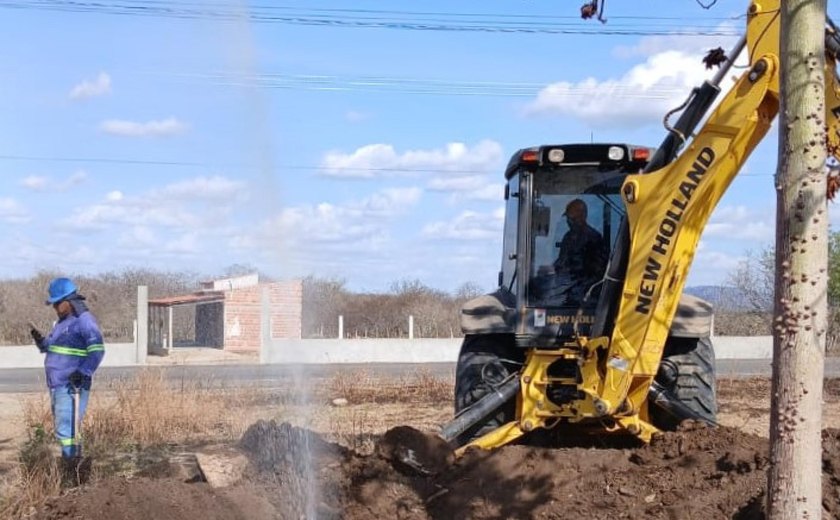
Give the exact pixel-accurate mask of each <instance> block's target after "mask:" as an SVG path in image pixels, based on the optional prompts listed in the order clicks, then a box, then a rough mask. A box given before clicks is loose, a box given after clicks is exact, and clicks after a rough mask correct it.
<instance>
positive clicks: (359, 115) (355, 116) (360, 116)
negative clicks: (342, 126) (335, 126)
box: [344, 110, 370, 123]
mask: <svg viewBox="0 0 840 520" xmlns="http://www.w3.org/2000/svg"><path fill="white" fill-rule="evenodd" d="M344 119H346V120H347V122H349V123H361V122H363V121H367V120H368V119H370V114H368V113H367V112H359V111H357V110H348V111H347V112H345V114H344Z"/></svg>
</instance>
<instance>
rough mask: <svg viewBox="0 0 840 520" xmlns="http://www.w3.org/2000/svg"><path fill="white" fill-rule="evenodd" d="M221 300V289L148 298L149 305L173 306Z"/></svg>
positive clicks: (223, 299)
mask: <svg viewBox="0 0 840 520" xmlns="http://www.w3.org/2000/svg"><path fill="white" fill-rule="evenodd" d="M223 301H225V293H223V292H221V291H213V292H201V293H193V294H182V295H178V296H167V297H165V298H154V299H151V300H149V305H159V306H162V307H173V306H175V305H194V304H197V303H215V302H223Z"/></svg>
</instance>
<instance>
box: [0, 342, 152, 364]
mask: <svg viewBox="0 0 840 520" xmlns="http://www.w3.org/2000/svg"><path fill="white" fill-rule="evenodd" d="M136 364H137V345H135V344H134V343H106V344H105V358H104V359H103V360H102V366H104V367H124V366H131V365H136ZM42 366H44V354H41V353H40V352H38V349H37V348H36V347H35V345H26V346H13V347H0V368H38V367H42Z"/></svg>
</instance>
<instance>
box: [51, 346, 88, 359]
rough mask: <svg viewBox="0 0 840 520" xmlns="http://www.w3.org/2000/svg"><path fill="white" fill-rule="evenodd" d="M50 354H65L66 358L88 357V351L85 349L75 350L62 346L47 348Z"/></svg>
mask: <svg viewBox="0 0 840 520" xmlns="http://www.w3.org/2000/svg"><path fill="white" fill-rule="evenodd" d="M47 351H48V352H52V353H53V354H64V355H65V356H79V357H86V356H87V353H88V351H87V350H85V349H83V348H74V347H62V346H60V345H50V346H49V348H47Z"/></svg>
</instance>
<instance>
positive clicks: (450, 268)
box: [0, 0, 840, 291]
mask: <svg viewBox="0 0 840 520" xmlns="http://www.w3.org/2000/svg"><path fill="white" fill-rule="evenodd" d="M580 3H582V2H580V1H578V2H565V1H547V0H529V1H522V0H496V1H489V0H483V1H478V0H465V1H461V2H444V1H440V0H426V1H424V2H422V4H420V3H417V2H406V1H397V0H391V1H387V2H386V1H385V0H358V1H354V2H353V3H352V6H350V4H349V3H347V2H339V1H337V0H309V1H306V2H303V1H299V0H276V1H274V2H268V1H267V0H264V1H263V2H262V3H256V2H244V1H221V0H216V1H215V2H202V3H197V2H192V1H190V0H171V1H151V0H134V1H133V0H122V1H116V0H114V1H103V2H99V5H102V6H105V8H100V9H96V8H91V9H87V8H78V9H73V8H60V9H54V8H49V9H44V8H43V7H44V6H46V7H50V6H51V5H52V6H53V7H55V5H56V3H55V2H51V1H45V2H36V1H34V0H16V1H13V2H0V42H2V47H3V49H4V52H3V53H0V113H2V114H3V119H2V120H3V124H0V168H2V178H3V180H4V182H3V183H2V185H0V186H2V188H0V248H2V250H3V251H4V255H3V258H4V261H3V262H2V264H0V277H25V276H28V275H30V274H33V273H35V272H37V271H39V270H57V271H60V272H64V273H67V274H78V273H85V274H95V273H99V272H105V271H114V270H120V269H123V268H136V267H144V268H145V267H148V268H155V269H164V270H171V271H191V272H195V273H200V274H204V275H210V276H212V275H215V274H221V273H223V272H224V270H225V269H226V268H227V267H228V266H230V265H232V264H245V265H250V266H253V267H255V268H257V269H259V270H261V271H263V272H265V273H268V274H271V275H272V276H275V277H278V278H293V277H299V276H307V275H314V276H317V277H321V278H333V279H342V280H345V281H346V283H347V286H348V287H349V288H351V289H355V290H360V291H362V290H363V291H382V290H387V289H388V288H389V287H390V286H391V284H392V283H394V282H396V281H399V280H419V281H421V282H422V283H424V284H426V285H428V286H431V287H435V288H439V289H443V290H447V291H453V290H456V289H457V288H458V287H460V286H461V285H463V284H464V283H468V282H469V283H475V284H478V286H480V287H482V288H485V289H488V290H490V289H492V288H493V286H494V285H495V283H496V278H497V273H498V270H499V266H500V263H501V228H502V221H503V216H504V212H503V200H502V197H503V181H504V167H505V165H506V164H507V161H508V159H509V158H510V156H511V154H513V153H514V152H515V151H516V150H518V149H520V148H525V147H528V146H534V145H539V144H559V143H566V142H589V141H590V140H594V141H596V142H629V143H637V144H644V145H649V146H656V145H657V144H658V143H659V142H660V141H661V140H662V138H663V137H664V136H665V131H664V129H663V127H662V122H661V121H662V117H663V115H664V114H665V113H666V112H667V111H669V110H670V109H672V108H674V107H676V106H678V105H680V104H681V103H682V102H683V100H684V99H685V97H686V96H687V94H688V92H689V91H690V89H691V88H692V87H694V86H697V85H699V84H700V83H701V82H702V81H703V80H704V79H707V78H709V77H710V76H711V74H712V73H713V72H709V71H707V70H706V69H705V68H704V66H703V65H702V64H701V62H700V58H701V57H702V56H703V54H705V52H706V51H707V50H708V49H710V48H713V47H717V46H723V47H724V48H728V47H729V46H731V45H732V43H734V41H735V40H736V37H735V36H733V35H734V34H737V33H739V32H740V31H741V30H742V28H743V26H744V19H743V17H740V15H741V13H742V12H743V11H744V10H745V9H746V4H747V2H745V1H742V0H738V1H736V0H719V1H718V2H716V3H715V4H714V5H713V6H711V8H709V9H704V8H703V7H702V6H701V5H700V4H699V3H698V2H697V1H695V0H679V1H674V0H667V1H666V0H650V1H647V2H630V1H627V0H618V1H611V2H608V3H607V4H606V12H605V16H606V18H607V23H605V24H602V23H600V22H598V21H596V20H581V19H580V17H579V16H578V13H579V7H580V6H579V4H580ZM58 4H61V3H60V2H59V3H58ZM87 5H90V4H87ZM162 8H168V10H166V9H162ZM418 13H427V14H418ZM829 14H832V13H831V10H830V13H829ZM475 25H480V26H482V27H484V28H485V29H486V28H491V29H494V30H492V31H489V30H483V31H474V30H464V29H465V27H474V26H475ZM441 26H446V27H449V28H452V27H453V26H455V27H456V28H460V30H429V29H430V28H436V29H440V28H441ZM503 27H506V28H508V29H510V28H520V29H521V28H526V29H529V28H530V29H535V28H536V29H539V30H541V31H542V32H536V33H534V32H524V31H511V30H507V31H498V30H495V29H498V28H503ZM558 29H562V31H561V30H558ZM673 31H681V32H683V33H688V34H680V35H673V34H654V35H652V34H650V33H651V32H658V33H669V32H673ZM741 63H744V59H743V58H742V59H741ZM741 72H742V70H740V69H734V70H733V71H732V72H731V73H730V76H732V75H735V74H740V73H741ZM727 83H728V84H731V81H727ZM776 145H777V136H776V134H775V131H773V132H771V133H770V134H769V135H768V136H767V137H766V138H765V139H764V141H763V142H762V143H761V144H760V145H759V147H758V148H757V149H756V150H755V152H754V153H753V156H752V157H751V158H750V160H749V161H748V163H747V164H746V165H745V167H744V168H743V169H742V171H741V173H740V175H739V177H738V178H736V180H735V181H734V183H733V184H732V186H731V188H730V190H729V192H728V193H727V194H726V196H725V197H724V198H723V200H722V201H721V203H720V205H719V206H718V208H717V209H716V211H715V212H714V214H713V216H712V218H711V221H710V223H709V225H708V226H707V228H706V230H705V233H704V234H703V237H702V239H701V244H700V248H699V250H698V253H697V255H696V257H695V261H694V265H693V267H692V271H691V275H690V278H689V281H688V285H706V284H719V283H723V282H724V281H725V280H726V277H727V275H728V274H729V273H730V272H731V271H732V270H733V269H734V268H735V267H736V266H737V265H738V263H739V262H740V261H741V260H742V259H743V258H744V257H745V255H746V254H748V252H749V251H755V250H759V249H762V248H764V247H766V246H768V245H770V244H771V243H772V240H773V232H774V230H773V228H774V224H773V222H774V211H775V208H774V206H775V191H774V189H773V172H774V171H775V166H776ZM830 214H831V219H832V223H833V225H834V228H835V229H836V228H837V224H838V223H840V211H838V210H837V209H836V208H833V207H832V208H831V211H830Z"/></svg>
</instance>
